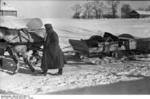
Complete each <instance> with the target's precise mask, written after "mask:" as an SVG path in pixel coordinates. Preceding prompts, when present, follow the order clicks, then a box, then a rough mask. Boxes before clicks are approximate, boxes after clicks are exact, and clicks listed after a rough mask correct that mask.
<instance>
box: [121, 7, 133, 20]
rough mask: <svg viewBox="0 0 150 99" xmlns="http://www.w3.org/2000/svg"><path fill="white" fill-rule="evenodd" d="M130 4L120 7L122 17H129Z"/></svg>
mask: <svg viewBox="0 0 150 99" xmlns="http://www.w3.org/2000/svg"><path fill="white" fill-rule="evenodd" d="M131 10H132V9H131V6H130V5H129V4H124V5H122V7H121V16H122V17H123V18H128V17H129V13H130V12H131Z"/></svg>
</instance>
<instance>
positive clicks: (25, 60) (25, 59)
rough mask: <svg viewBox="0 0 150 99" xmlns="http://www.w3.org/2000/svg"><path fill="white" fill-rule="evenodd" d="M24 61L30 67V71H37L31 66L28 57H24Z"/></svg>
mask: <svg viewBox="0 0 150 99" xmlns="http://www.w3.org/2000/svg"><path fill="white" fill-rule="evenodd" d="M23 60H24V62H25V63H26V64H27V65H28V66H29V68H30V70H31V71H32V72H34V71H35V69H34V68H33V66H32V65H31V64H30V62H29V61H28V59H27V57H26V56H23Z"/></svg>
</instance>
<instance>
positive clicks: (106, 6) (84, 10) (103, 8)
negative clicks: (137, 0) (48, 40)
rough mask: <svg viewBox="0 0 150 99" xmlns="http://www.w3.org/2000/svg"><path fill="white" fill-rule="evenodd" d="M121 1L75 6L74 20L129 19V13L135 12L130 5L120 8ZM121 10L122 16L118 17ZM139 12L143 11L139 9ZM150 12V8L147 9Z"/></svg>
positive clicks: (96, 2) (113, 0) (95, 2)
mask: <svg viewBox="0 0 150 99" xmlns="http://www.w3.org/2000/svg"><path fill="white" fill-rule="evenodd" d="M120 2H121V1H120V0H106V1H104V0H102V1H101V0H93V1H87V2H85V3H84V4H75V5H74V6H73V7H72V10H73V11H74V14H73V16H72V17H73V18H77V19H79V18H83V19H90V18H94V19H100V18H118V17H122V18H129V13H130V12H131V11H132V10H133V9H132V7H131V6H130V4H123V5H122V6H121V9H118V8H119V5H120ZM119 10H120V12H121V16H119V15H118V11H119ZM139 10H143V9H142V8H139ZM144 10H146V11H150V6H149V7H148V8H146V9H144Z"/></svg>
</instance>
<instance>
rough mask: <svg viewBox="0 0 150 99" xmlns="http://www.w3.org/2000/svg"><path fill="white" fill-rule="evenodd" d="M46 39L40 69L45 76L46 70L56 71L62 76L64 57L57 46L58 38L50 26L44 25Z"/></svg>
mask: <svg viewBox="0 0 150 99" xmlns="http://www.w3.org/2000/svg"><path fill="white" fill-rule="evenodd" d="M45 29H46V37H45V41H44V49H43V58H42V64H41V69H42V71H43V74H44V75H46V74H47V71H48V69H58V73H57V74H58V75H62V72H63V67H64V55H63V52H62V50H61V48H60V46H59V38H58V35H57V33H56V32H55V31H54V30H53V27H52V25H51V24H45Z"/></svg>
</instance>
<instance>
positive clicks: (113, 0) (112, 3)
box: [108, 0, 120, 18]
mask: <svg viewBox="0 0 150 99" xmlns="http://www.w3.org/2000/svg"><path fill="white" fill-rule="evenodd" d="M108 4H109V5H110V6H111V9H112V15H113V17H114V18H115V17H116V16H117V15H116V13H117V8H118V5H119V4H120V0H108Z"/></svg>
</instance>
